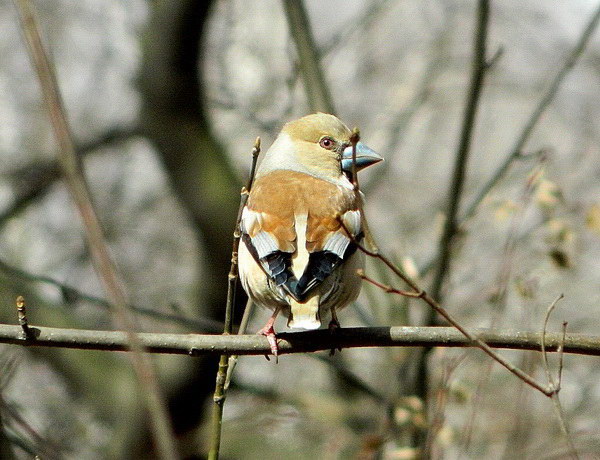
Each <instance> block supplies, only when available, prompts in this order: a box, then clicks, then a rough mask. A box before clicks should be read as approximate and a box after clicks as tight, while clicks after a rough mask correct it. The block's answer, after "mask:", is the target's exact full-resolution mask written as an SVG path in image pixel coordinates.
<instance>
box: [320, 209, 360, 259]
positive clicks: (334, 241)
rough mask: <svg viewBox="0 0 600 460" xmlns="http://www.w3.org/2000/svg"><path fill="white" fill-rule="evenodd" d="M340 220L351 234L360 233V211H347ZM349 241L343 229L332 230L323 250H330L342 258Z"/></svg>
mask: <svg viewBox="0 0 600 460" xmlns="http://www.w3.org/2000/svg"><path fill="white" fill-rule="evenodd" d="M342 222H343V223H344V226H345V227H346V229H348V232H350V234H351V235H352V236H357V235H358V234H359V233H360V211H358V210H357V211H347V212H346V213H345V214H344V215H343V216H342ZM350 241H351V240H350V238H348V236H347V235H346V233H345V232H344V231H339V232H334V233H332V234H331V235H330V236H329V238H327V241H326V242H325V245H323V250H324V251H331V252H333V253H334V254H336V255H337V256H338V257H340V258H341V259H343V258H344V253H345V252H346V249H347V248H348V245H349V244H350Z"/></svg>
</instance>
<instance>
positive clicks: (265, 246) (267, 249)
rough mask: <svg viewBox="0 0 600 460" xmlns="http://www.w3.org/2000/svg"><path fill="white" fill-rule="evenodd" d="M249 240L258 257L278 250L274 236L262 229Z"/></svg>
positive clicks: (260, 257)
mask: <svg viewBox="0 0 600 460" xmlns="http://www.w3.org/2000/svg"><path fill="white" fill-rule="evenodd" d="M250 240H251V241H252V246H254V248H255V249H256V252H257V253H258V258H259V259H262V258H263V257H265V256H268V255H269V254H271V253H272V252H275V251H279V247H278V246H277V242H276V241H275V238H273V237H272V236H271V235H269V234H268V233H267V232H265V231H263V230H261V231H260V232H258V233H257V234H256V235H255V236H254V238H251V239H250Z"/></svg>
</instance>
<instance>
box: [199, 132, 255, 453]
mask: <svg viewBox="0 0 600 460" xmlns="http://www.w3.org/2000/svg"><path fill="white" fill-rule="evenodd" d="M259 154H260V137H257V138H256V141H255V142H254V148H253V149H252V167H251V168H250V177H249V178H248V183H247V184H246V187H243V188H242V191H241V193H240V195H241V198H240V206H239V208H238V213H237V219H236V221H235V228H234V230H233V245H232V250H231V268H230V269H229V275H228V277H227V281H228V282H227V303H226V305H225V326H224V328H223V335H224V336H228V335H230V334H231V331H232V328H233V306H234V304H235V291H236V287H237V282H238V278H239V274H238V247H239V244H240V239H241V236H242V233H241V229H240V222H241V220H242V213H243V211H244V206H246V202H247V201H248V196H249V194H250V190H252V184H253V183H254V175H255V174H256V164H257V162H258V155H259ZM229 356H230V354H222V355H221V357H220V358H219V368H218V370H217V378H216V383H215V391H214V394H213V411H212V437H211V445H210V450H209V452H208V458H209V460H217V459H218V458H219V451H220V449H221V432H222V424H223V406H224V405H225V398H226V397H227V389H226V386H227V374H228V368H229Z"/></svg>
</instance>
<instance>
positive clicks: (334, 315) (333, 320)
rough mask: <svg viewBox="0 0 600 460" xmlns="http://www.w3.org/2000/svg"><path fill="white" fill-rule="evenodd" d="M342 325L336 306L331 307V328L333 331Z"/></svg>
mask: <svg viewBox="0 0 600 460" xmlns="http://www.w3.org/2000/svg"><path fill="white" fill-rule="evenodd" d="M340 327H342V326H340V322H339V321H338V318H337V313H336V312H335V308H333V307H331V321H329V330H330V331H331V332H332V333H333V332H335V331H336V330H337V329H339V328H340Z"/></svg>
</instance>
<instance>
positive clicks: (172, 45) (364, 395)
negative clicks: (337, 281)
mask: <svg viewBox="0 0 600 460" xmlns="http://www.w3.org/2000/svg"><path fill="white" fill-rule="evenodd" d="M35 5H36V6H37V9H38V14H39V20H40V23H41V26H42V28H43V35H44V39H45V44H46V45H47V48H48V49H49V50H50V53H51V56H52V58H53V60H54V63H55V66H56V71H57V74H58V80H59V85H60V88H61V91H62V95H63V98H64V101H65V104H66V110H67V113H68V116H69V120H70V123H71V127H72V130H73V133H74V136H75V139H76V142H77V147H78V151H79V153H80V154H81V155H82V156H83V157H84V163H85V169H86V174H87V176H88V179H89V182H90V185H91V189H92V193H93V195H94V199H95V202H96V205H97V207H98V211H99V215H100V218H101V220H102V222H103V225H104V228H105V230H106V233H107V238H108V240H109V244H110V246H111V248H112V250H113V254H114V255H115V257H116V259H117V262H118V265H119V268H120V271H121V273H122V275H123V278H124V282H125V285H126V288H127V291H128V292H129V294H130V296H131V298H132V299H133V303H134V304H135V306H136V307H137V316H136V317H137V320H138V325H139V330H140V331H142V330H143V331H160V332H167V331H170V332H181V333H184V332H186V333H187V332H214V333H218V332H219V330H220V329H221V328H222V323H221V322H222V317H223V306H224V301H225V294H226V273H227V270H228V268H229V263H230V252H231V232H232V229H233V226H234V220H235V213H236V211H237V206H238V203H239V188H240V186H241V184H242V183H244V182H245V180H246V177H247V175H248V170H249V167H250V163H251V156H250V152H251V149H252V145H253V142H254V139H255V138H256V136H261V138H262V141H263V146H264V147H265V148H266V147H268V146H269V145H270V143H271V142H272V140H273V139H274V137H275V136H276V134H277V133H278V131H279V130H280V128H281V126H282V125H283V123H285V122H286V121H289V120H291V119H295V118H298V117H300V116H302V115H305V114H307V113H309V112H311V108H310V106H309V104H308V102H307V97H306V88H305V86H304V84H303V80H302V78H301V75H300V73H299V65H298V58H297V53H296V47H295V45H294V42H293V40H292V37H291V35H290V32H289V27H288V21H287V20H286V14H285V10H284V8H283V5H282V3H281V2H280V1H277V0H216V1H204V2H199V1H196V0H172V1H164V0H154V1H144V0H130V1H127V2H124V1H119V0H102V1H97V0H96V1H92V0H80V1H78V2H70V1H67V0H52V1H50V0H38V1H36V2H35ZM305 6H306V9H307V13H308V18H309V20H310V24H311V26H312V31H313V34H314V39H315V42H316V45H317V48H318V50H319V53H320V63H321V67H322V70H323V72H324V75H325V80H326V83H327V85H328V87H329V90H330V92H331V96H332V101H333V105H334V107H335V110H336V113H337V114H338V115H339V116H340V118H341V119H342V120H344V121H345V122H346V124H348V125H349V126H350V127H353V126H358V127H360V129H361V134H362V139H363V140H364V141H365V143H367V144H368V145H369V146H371V147H372V148H374V149H375V150H377V151H378V152H379V153H381V154H382V155H383V156H384V157H385V158H386V162H385V163H384V164H382V165H378V166H377V167H374V168H370V169H369V170H367V171H365V173H364V176H363V177H362V181H361V185H362V188H363V190H364V192H365V194H366V196H367V206H366V212H367V215H368V218H369V220H370V223H371V227H372V230H373V232H374V234H375V237H376V239H377V241H378V243H379V245H380V247H381V249H382V251H383V252H384V253H386V254H387V255H388V256H390V258H391V259H392V260H394V261H396V262H397V263H398V264H400V265H401V266H403V267H404V268H405V269H406V270H407V271H408V272H409V273H410V274H412V275H413V276H415V277H416V278H417V279H419V282H420V283H421V284H422V285H423V286H425V287H428V286H431V283H432V278H433V277H434V276H433V274H434V273H435V268H436V258H437V252H438V245H439V240H440V236H441V233H442V229H443V225H444V220H445V216H446V212H447V206H448V187H449V184H450V180H451V174H452V170H453V164H454V161H455V158H456V151H457V146H458V141H459V134H460V129H461V123H462V117H463V112H464V108H465V101H466V96H467V89H468V86H469V79H470V73H471V58H472V41H473V38H472V37H473V35H474V30H475V24H476V7H477V4H476V2H475V1H474V0H470V1H466V0H464V1H463V0H445V1H421V0H373V1H372V0H369V1H358V0H356V1H349V0H331V1H328V2H320V1H316V0H306V1H305ZM597 7H598V2H597V1H590V0H558V1H554V2H544V1H535V0H525V1H523V0H519V1H516V0H504V1H502V2H500V1H495V2H493V3H492V10H491V17H490V26H489V29H490V30H489V38H488V55H489V57H490V58H491V57H492V56H494V55H495V56H496V58H497V59H494V61H493V64H492V65H491V67H490V68H489V71H488V73H487V76H486V81H485V86H484V89H483V93H482V96H481V103H480V107H479V112H478V117H477V122H476V125H475V130H474V135H473V144H472V150H471V157H470V160H469V163H468V170H467V176H466V183H465V189H464V196H463V207H462V210H463V214H464V211H465V209H466V208H467V207H468V205H469V204H470V203H471V202H472V201H473V200H474V199H475V198H476V197H477V195H478V194H479V191H480V190H481V187H482V186H483V185H484V184H485V183H486V182H487V181H488V179H489V178H490V177H491V176H492V175H493V174H494V173H495V171H497V168H498V167H499V166H500V165H501V164H502V163H503V162H504V160H505V158H506V157H507V156H508V155H510V154H511V151H512V149H513V146H514V145H515V142H516V141H517V139H518V138H519V136H520V135H521V133H522V132H523V129H524V127H525V125H526V123H527V121H528V119H529V118H530V116H531V114H532V112H533V111H534V109H535V107H536V106H537V105H538V103H539V101H540V100H541V99H542V97H543V95H544V94H545V93H546V91H547V89H548V87H549V85H550V82H551V81H552V79H553V78H554V77H555V75H556V74H557V73H558V71H559V69H560V68H561V67H562V66H563V64H564V63H565V61H566V59H567V56H568V55H569V53H570V51H571V49H572V48H573V47H575V45H576V43H577V41H578V40H579V38H580V36H581V34H582V31H583V30H584V28H585V27H586V24H587V23H588V22H589V20H590V18H591V17H592V15H593V14H594V12H595V9H596V8H597ZM0 30H2V33H1V34H0V165H1V166H0V293H1V294H2V298H3V299H4V300H3V304H4V308H2V309H1V311H0V320H1V321H2V322H4V323H10V324H15V323H16V316H15V312H14V307H13V302H14V300H13V299H14V298H15V297H16V296H17V295H24V296H25V297H26V299H27V300H28V305H29V310H28V311H29V317H30V322H31V323H32V324H37V325H47V326H57V327H73V328H88V329H111V328H112V324H111V319H110V317H109V315H108V313H107V309H106V306H105V304H103V303H102V302H101V301H99V299H98V298H101V297H103V292H102V289H101V285H100V283H99V281H98V279H97V277H96V276H95V274H94V271H93V269H92V266H91V264H90V259H89V255H88V251H87V248H86V245H85V242H84V239H83V231H82V227H81V222H80V220H79V216H78V215H77V213H76V211H75V209H74V206H73V203H72V201H71V199H70V197H69V196H68V193H67V190H66V188H65V186H64V184H63V183H62V182H61V180H60V173H59V171H58V167H57V164H56V163H55V157H56V151H57V145H56V143H55V140H54V137H53V133H52V130H51V127H50V124H49V122H48V115H47V113H46V111H45V110H44V106H43V103H42V98H41V93H40V89H39V85H38V81H37V77H36V74H35V72H34V71H33V68H32V66H31V64H30V60H29V57H28V54H27V51H26V48H25V45H24V39H23V36H22V31H21V30H20V25H19V19H18V15H17V12H16V8H15V6H14V5H13V4H12V2H2V3H0ZM599 137H600V34H598V33H597V34H595V36H594V37H593V38H592V39H591V41H590V42H589V44H588V46H587V48H586V49H585V51H584V52H583V53H582V55H581V57H580V59H579V60H578V62H577V64H576V66H575V67H574V69H573V70H572V71H571V72H570V73H569V74H568V75H567V76H566V78H565V79H564V81H563V82H562V86H561V88H560V90H559V91H558V93H557V94H556V97H555V98H554V99H553V100H552V102H551V103H550V104H549V105H548V107H547V108H546V109H545V112H544V114H543V116H542V118H541V119H540V122H539V123H538V124H537V126H536V128H535V130H534V131H533V133H532V135H531V136H530V138H529V139H528V142H527V143H526V144H525V146H524V147H523V149H521V150H520V155H519V156H518V158H517V159H516V160H515V161H514V162H512V163H511V165H510V168H509V169H508V171H507V174H505V175H504V176H503V177H502V179H501V180H500V181H499V183H498V184H497V185H496V186H494V187H493V189H492V190H491V191H490V193H489V194H487V195H486V197H485V199H484V200H483V201H482V202H481V203H480V205H479V206H478V207H477V209H476V211H475V212H474V214H473V215H472V216H471V217H470V218H469V219H468V220H466V221H464V222H463V225H461V227H460V233H459V235H458V237H457V238H455V244H454V245H453V251H452V259H451V265H450V269H449V271H448V273H447V276H446V280H445V283H444V286H443V289H442V290H441V292H440V294H439V296H440V298H443V302H444V305H446V306H447V308H448V310H449V311H451V312H452V313H453V314H454V315H455V316H456V317H457V318H458V319H459V320H460V321H461V322H462V323H463V324H465V325H468V326H471V327H495V328H503V329H513V330H534V331H539V330H541V327H542V324H543V320H544V315H545V312H546V309H547V308H548V305H549V304H550V303H551V302H552V300H553V299H554V298H556V296H557V295H558V294H560V293H564V294H565V299H564V300H563V301H562V302H560V303H559V305H558V306H557V309H556V311H555V312H554V314H553V316H552V318H551V320H550V323H549V329H550V330H552V331H558V330H560V325H561V323H562V321H563V320H567V321H568V322H569V329H568V330H569V332H582V333H590V334H598V329H599V327H598V325H599V324H600V309H599V308H598V307H600V262H599V261H600V147H599V146H600V143H599ZM367 272H368V273H369V274H370V275H371V276H373V277H375V278H377V279H379V280H382V281H383V282H386V283H391V284H394V285H396V286H397V287H401V285H400V284H399V283H398V282H397V281H396V280H394V279H393V278H391V276H390V275H389V274H388V273H387V272H386V271H385V270H383V269H382V268H381V267H380V266H378V265H377V264H374V263H369V265H368V267H367ZM48 278H50V279H48ZM71 288H74V289H71ZM238 297H239V299H238V300H239V305H238V308H237V313H238V316H239V314H240V313H241V309H242V306H243V305H244V302H245V299H243V298H242V297H243V296H242V295H241V294H240V295H239V296H238ZM268 314H269V313H268V312H266V311H262V310H256V311H255V313H254V316H253V318H252V322H251V326H250V329H249V330H250V332H254V331H255V330H257V329H258V328H259V327H260V325H262V324H263V323H264V321H266V318H267V317H268ZM428 315H429V312H428V310H427V306H426V305H424V304H423V303H421V302H418V301H414V300H413V301H408V300H406V299H402V298H396V297H391V296H390V295H386V294H385V293H383V292H381V291H378V290H377V289H376V288H372V287H371V286H364V289H363V294H362V295H361V297H360V299H359V301H358V302H357V303H356V305H353V306H352V307H348V308H347V309H346V310H344V311H343V312H342V313H341V314H340V321H341V323H342V325H343V326H359V325H373V326H374V325H377V326H383V325H421V324H425V323H427V322H428V321H429V319H428ZM276 329H277V330H279V331H282V330H285V321H284V320H283V319H280V322H278V323H277V325H276ZM503 354H504V355H505V356H507V357H508V358H510V359H511V360H512V361H513V362H514V363H515V364H517V365H519V366H520V367H522V368H523V369H525V370H527V371H528V372H530V373H532V374H533V375H535V376H536V377H538V378H540V379H543V378H544V372H543V368H542V366H541V357H540V355H539V354H538V353H528V352H503ZM154 361H155V363H156V365H157V367H158V369H159V372H160V380H161V385H162V387H163V389H164V393H165V396H166V397H167V399H168V404H169V409H170V412H171V415H172V417H173V423H174V426H175V430H176V433H177V439H178V442H179V443H180V446H181V452H182V454H183V455H184V456H185V457H186V458H202V457H203V456H204V455H205V454H206V452H207V429H206V423H207V419H208V417H207V414H208V407H209V405H208V403H207V396H208V395H209V394H210V393H211V392H212V389H213V387H214V373H215V370H216V361H215V360H213V359H204V358H191V357H179V356H162V357H159V356H155V357H154ZM555 364H556V362H555V361H552V365H553V366H555ZM0 368H1V369H2V371H1V372H0V389H1V395H2V397H1V399H0V414H1V418H2V423H3V427H4V430H3V432H2V435H1V436H0V449H1V452H2V455H1V456H2V458H17V459H21V458H32V455H33V454H40V455H41V457H42V458H51V455H54V456H56V457H57V458H73V459H105V458H107V459H108V458H110V459H112V458H152V457H153V455H154V452H153V447H152V443H151V437H150V435H149V431H148V426H147V416H146V414H145V413H144V409H143V405H142V401H141V398H140V397H139V394H138V393H139V391H138V390H137V388H136V382H135V379H134V377H133V373H132V371H131V367H130V364H129V361H128V360H127V359H125V357H124V356H123V355H122V354H120V353H102V352H90V351H73V350H71V351H68V350H60V349H41V348H40V349H33V348H18V347H14V346H7V345H3V346H1V347H0ZM599 378H600V367H599V366H598V361H597V359H595V358H591V357H581V356H566V357H565V368H564V373H563V382H562V383H563V388H562V391H561V399H562V402H563V404H564V409H565V414H566V420H567V422H568V424H569V426H570V428H571V431H572V434H573V440H574V442H575V444H576V445H577V447H578V449H579V450H580V453H581V454H582V455H587V456H589V457H586V458H596V457H597V456H598V455H600V441H599V439H600V420H599V419H598V413H599V411H600V386H599V385H598V381H599ZM565 449H566V447H565V443H564V438H563V437H562V435H561V433H560V427H559V424H558V421H557V419H556V417H555V415H554V412H553V408H552V403H551V402H550V400H549V399H547V398H545V397H544V396H542V395H541V394H539V393H537V392H535V391H533V390H532V389H531V388H529V387H526V386H524V385H523V384H522V383H521V382H520V381H519V380H517V379H516V378H515V377H514V376H512V375H510V374H509V373H508V372H507V371H506V370H505V369H502V368H500V367H499V366H498V365H495V364H493V363H492V362H491V360H490V359H489V358H487V357H486V356H485V355H484V354H483V353H481V352H480V351H478V350H458V349H456V350H449V349H437V350H433V351H432V352H431V353H429V354H428V355H427V356H426V357H425V358H423V354H422V352H421V350H418V349H408V348H406V349H361V350H358V349H352V350H344V351H343V352H342V353H339V354H336V356H335V357H334V358H329V357H328V356H327V353H316V354H310V355H295V356H284V357H282V358H281V359H280V361H279V364H277V365H276V364H275V363H274V362H273V361H271V362H267V361H266V360H265V359H264V358H263V357H244V358H242V359H240V362H239V364H238V367H237V368H236V373H235V376H234V382H233V385H232V389H231V391H230V394H229V397H228V400H227V404H226V407H225V419H224V425H223V440H222V455H223V457H224V458H232V459H235V458H244V459H279V458H289V459H304V458H324V459H335V458H361V459H370V458H383V459H410V458H417V456H418V455H419V452H421V453H424V452H425V454H426V455H427V456H431V457H433V458H562V457H564V456H565V455H566V451H565ZM47 452H50V454H48V453H47Z"/></svg>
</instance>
